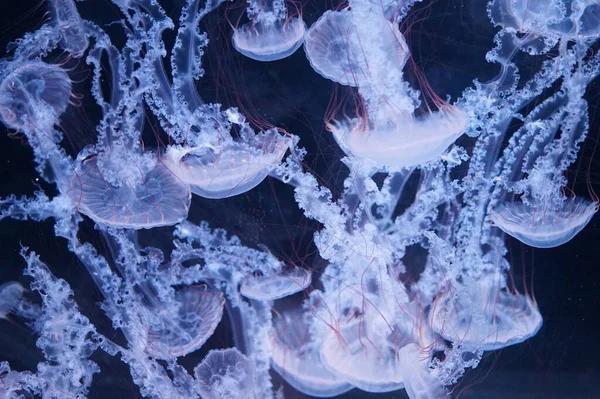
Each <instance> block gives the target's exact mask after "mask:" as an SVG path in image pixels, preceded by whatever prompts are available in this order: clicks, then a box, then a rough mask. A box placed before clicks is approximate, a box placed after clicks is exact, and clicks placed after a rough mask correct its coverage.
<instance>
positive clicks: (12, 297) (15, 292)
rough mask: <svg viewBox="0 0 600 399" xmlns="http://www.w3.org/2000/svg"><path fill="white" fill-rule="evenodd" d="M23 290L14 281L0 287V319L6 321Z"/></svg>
mask: <svg viewBox="0 0 600 399" xmlns="http://www.w3.org/2000/svg"><path fill="white" fill-rule="evenodd" d="M23 291H25V289H24V288H23V286H22V285H21V284H19V283H18V282H16V281H10V282H8V283H4V284H2V285H0V319H6V316H8V315H9V314H10V313H12V312H13V311H14V309H15V307H16V306H17V303H18V302H19V301H20V300H21V297H22V296H23Z"/></svg>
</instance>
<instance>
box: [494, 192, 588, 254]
mask: <svg viewBox="0 0 600 399" xmlns="http://www.w3.org/2000/svg"><path fill="white" fill-rule="evenodd" d="M535 205H537V206H535ZM597 210H598V204H596V203H595V202H592V201H588V200H585V199H583V198H580V197H575V198H569V199H565V200H564V201H563V202H562V204H561V205H560V206H556V205H554V204H553V203H550V204H548V203H546V202H543V201H536V202H535V204H532V205H528V204H525V203H523V202H506V203H503V204H501V205H499V206H496V207H495V208H494V209H493V210H492V211H491V212H490V216H489V217H490V219H491V220H492V221H493V222H494V224H495V225H496V227H498V228H499V229H501V230H502V231H504V232H505V233H506V234H508V235H510V236H512V237H514V238H516V239H517V240H519V241H521V242H522V243H524V244H527V245H529V246H531V247H535V248H554V247H558V246H560V245H562V244H564V243H566V242H568V241H570V240H571V239H572V238H573V237H575V236H576V235H577V234H578V233H579V232H580V231H581V230H583V228H584V227H585V226H586V225H587V224H588V223H589V221H590V220H591V219H592V217H593V216H594V214H595V213H596V211H597Z"/></svg>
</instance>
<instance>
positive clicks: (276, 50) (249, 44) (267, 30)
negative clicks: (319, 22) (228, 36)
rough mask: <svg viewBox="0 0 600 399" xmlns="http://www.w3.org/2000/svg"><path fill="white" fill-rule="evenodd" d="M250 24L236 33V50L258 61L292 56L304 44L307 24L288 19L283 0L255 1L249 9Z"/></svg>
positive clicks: (234, 43)
mask: <svg viewBox="0 0 600 399" xmlns="http://www.w3.org/2000/svg"><path fill="white" fill-rule="evenodd" d="M248 17H249V18H250V20H251V21H250V22H249V23H247V24H245V25H243V26H241V27H239V28H238V29H236V30H235V32H234V33H233V37H232V42H233V46H234V47H235V49H236V50H237V51H239V52H240V53H241V54H243V55H245V56H246V57H249V58H252V59H253V60H257V61H275V60H280V59H282V58H285V57H288V56H289V55H291V54H293V53H294V52H295V51H296V50H298V48H299V47H300V46H301V45H302V43H303V42H304V34H305V33H306V24H305V23H304V21H302V19H301V18H289V17H288V16H287V10H286V8H285V4H284V3H283V1H281V0H253V1H250V4H249V6H248Z"/></svg>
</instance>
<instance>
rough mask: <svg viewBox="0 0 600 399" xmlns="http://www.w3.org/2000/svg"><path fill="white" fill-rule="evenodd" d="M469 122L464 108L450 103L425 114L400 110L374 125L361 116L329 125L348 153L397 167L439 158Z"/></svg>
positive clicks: (338, 141)
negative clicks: (361, 119) (421, 115)
mask: <svg viewBox="0 0 600 399" xmlns="http://www.w3.org/2000/svg"><path fill="white" fill-rule="evenodd" d="M467 122H468V118H467V115H466V114H465V113H464V112H463V111H461V110H460V109H459V108H456V107H453V106H448V107H446V108H442V109H441V110H440V111H438V112H433V113H430V114H428V115H427V116H425V117H422V118H415V117H414V116H412V115H411V114H408V113H403V112H401V113H400V114H399V115H398V116H397V117H395V118H394V119H390V120H389V121H388V122H387V123H386V122H383V123H381V124H378V125H377V126H372V127H370V126H368V125H367V126H365V125H366V124H365V123H363V122H362V121H360V120H358V119H353V120H351V121H347V122H341V123H339V122H338V123H329V124H328V125H327V127H328V129H329V130H330V131H331V132H332V134H333V137H334V138H335V140H336V141H337V143H338V144H339V145H340V147H341V148H342V150H344V152H345V153H346V154H348V155H352V156H354V157H356V158H359V159H365V160H370V161H373V162H375V163H377V164H379V165H384V166H387V167H389V168H393V169H397V168H405V167H410V166H416V165H420V164H423V163H426V162H430V161H434V160H436V159H438V158H440V157H441V156H442V154H443V153H444V152H445V151H446V149H447V148H448V147H449V146H450V145H451V144H452V143H454V141H456V139H457V138H459V137H460V136H461V135H462V133H463V131H464V130H465V129H466V127H467Z"/></svg>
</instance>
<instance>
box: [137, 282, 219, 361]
mask: <svg viewBox="0 0 600 399" xmlns="http://www.w3.org/2000/svg"><path fill="white" fill-rule="evenodd" d="M224 304H225V299H224V298H223V295H222V293H221V292H211V291H209V290H207V289H205V288H203V287H197V286H193V287H187V288H185V289H183V290H180V291H177V293H176V294H175V298H174V304H173V305H174V307H175V308H170V307H163V308H161V309H154V310H153V309H151V308H149V309H148V310H149V312H151V314H148V315H147V317H148V318H149V319H150V320H154V321H155V322H153V323H151V324H150V326H149V329H148V330H149V331H148V338H147V342H148V343H147V345H146V348H145V350H146V353H148V354H149V355H150V356H152V357H155V358H157V359H169V358H172V357H179V356H185V355H187V354H189V353H192V352H194V351H196V350H197V349H200V348H201V347H202V345H204V343H205V342H206V340H207V339H208V338H210V336H211V335H212V334H213V332H214V331H215V328H216V327H217V325H218V324H219V322H220V321H221V318H222V317H223V306H224Z"/></svg>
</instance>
